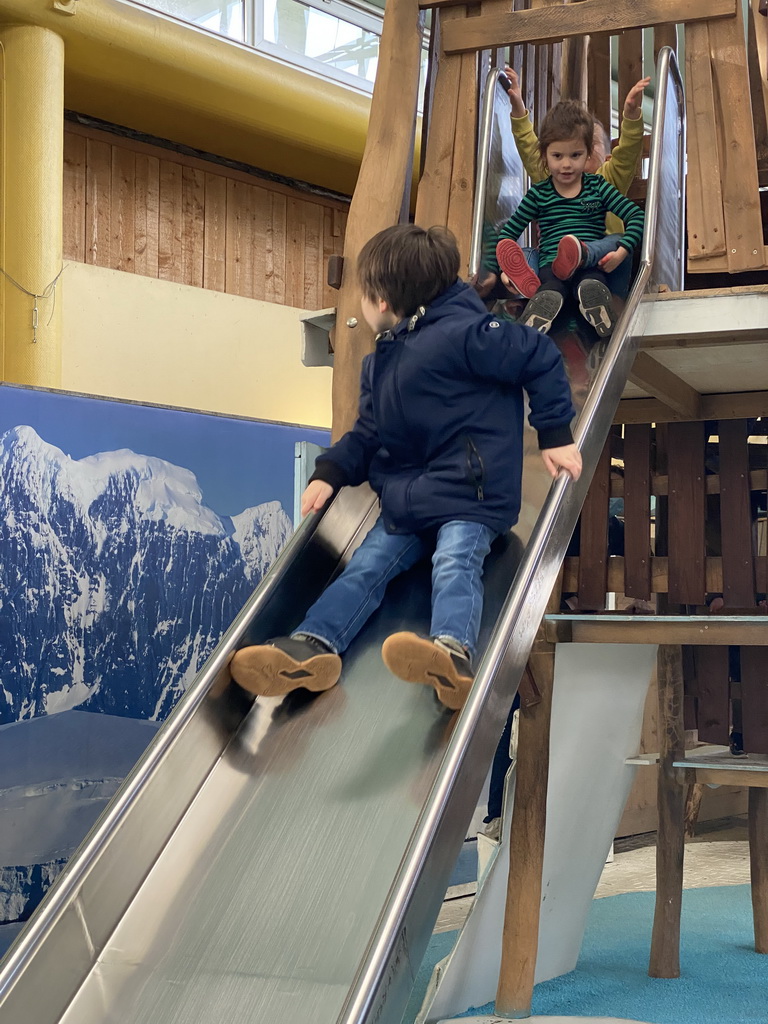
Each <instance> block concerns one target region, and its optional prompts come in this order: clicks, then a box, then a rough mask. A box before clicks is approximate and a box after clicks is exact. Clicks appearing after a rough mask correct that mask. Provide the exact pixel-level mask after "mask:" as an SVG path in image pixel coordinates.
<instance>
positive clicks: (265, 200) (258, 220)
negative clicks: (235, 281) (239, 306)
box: [251, 186, 322, 299]
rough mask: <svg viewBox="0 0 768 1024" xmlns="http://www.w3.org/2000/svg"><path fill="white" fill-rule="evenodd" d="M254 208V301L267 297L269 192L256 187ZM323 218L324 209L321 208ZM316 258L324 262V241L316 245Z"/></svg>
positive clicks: (252, 221) (252, 227)
mask: <svg viewBox="0 0 768 1024" xmlns="http://www.w3.org/2000/svg"><path fill="white" fill-rule="evenodd" d="M251 198H252V201H253V206H252V210H251V214H252V217H251V248H252V251H253V284H252V289H251V294H252V295H253V298H254V299H266V297H267V231H268V229H269V222H270V220H271V219H272V202H271V196H270V194H269V192H267V190H266V189H264V188H259V187H258V186H254V188H253V192H252V193H251ZM319 209H320V211H321V216H322V207H319ZM315 258H316V259H317V260H318V261H319V262H322V239H320V238H318V239H317V240H316V243H315Z"/></svg>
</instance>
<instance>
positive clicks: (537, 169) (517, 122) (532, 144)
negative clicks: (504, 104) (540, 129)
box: [504, 67, 547, 184]
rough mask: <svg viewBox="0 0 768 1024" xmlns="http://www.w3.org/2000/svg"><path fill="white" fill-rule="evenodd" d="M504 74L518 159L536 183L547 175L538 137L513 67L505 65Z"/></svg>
mask: <svg viewBox="0 0 768 1024" xmlns="http://www.w3.org/2000/svg"><path fill="white" fill-rule="evenodd" d="M504 74H505V75H506V76H507V78H508V79H509V82H510V85H511V88H510V89H507V96H509V103H510V106H511V108H512V109H511V110H510V116H511V123H512V137H513V138H514V140H515V145H516V146H517V151H518V153H519V154H520V159H521V160H522V161H523V167H525V169H526V171H527V172H528V175H529V177H530V179H531V181H532V182H533V183H534V184H536V182H539V181H543V180H544V179H545V178H546V176H547V170H546V167H545V166H544V164H543V162H542V159H541V153H540V152H539V139H538V136H537V135H536V132H535V131H534V130H533V124H532V123H531V119H530V117H529V116H528V111H527V110H526V109H525V104H524V103H523V95H522V92H521V90H520V79H519V78H518V75H517V72H516V71H515V70H514V69H513V68H510V67H507V68H504Z"/></svg>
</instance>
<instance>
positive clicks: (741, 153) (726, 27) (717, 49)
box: [707, 3, 764, 274]
mask: <svg viewBox="0 0 768 1024" xmlns="http://www.w3.org/2000/svg"><path fill="white" fill-rule="evenodd" d="M735 13H736V17H735V18H731V19H729V20H728V21H722V22H712V23H711V24H710V25H708V26H707V28H708V31H709V47H710V53H711V56H712V72H713V76H714V82H715V113H716V118H717V126H718V130H719V132H720V146H719V152H720V154H721V159H720V176H721V179H722V183H723V211H724V213H725V242H726V256H727V258H728V271H729V273H731V274H735V273H738V272H739V271H743V270H757V269H758V268H759V267H762V265H763V262H764V255H763V252H764V247H763V226H762V219H761V215H760V193H759V186H758V180H757V152H756V149H755V127H754V122H753V120H752V102H751V99H750V92H749V73H748V71H747V52H746V43H745V39H744V22H743V18H742V13H741V4H740V3H739V4H737V5H736V12H735Z"/></svg>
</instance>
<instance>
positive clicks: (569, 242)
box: [552, 235, 584, 281]
mask: <svg viewBox="0 0 768 1024" xmlns="http://www.w3.org/2000/svg"><path fill="white" fill-rule="evenodd" d="M583 262H584V246H583V245H582V244H581V242H580V241H579V240H578V238H577V237H576V235H563V237H562V238H561V239H560V244H559V245H558V247H557V256H555V259H554V262H553V264H552V273H553V274H554V275H555V277H559V278H560V280H561V281H567V280H568V279H569V278H570V277H573V274H574V272H575V271H577V270H578V269H579V267H580V266H581V265H582V263H583Z"/></svg>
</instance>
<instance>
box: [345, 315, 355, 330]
mask: <svg viewBox="0 0 768 1024" xmlns="http://www.w3.org/2000/svg"><path fill="white" fill-rule="evenodd" d="M347 327H357V317H356V316H351V317H350V318H349V319H348V320H347Z"/></svg>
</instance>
